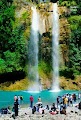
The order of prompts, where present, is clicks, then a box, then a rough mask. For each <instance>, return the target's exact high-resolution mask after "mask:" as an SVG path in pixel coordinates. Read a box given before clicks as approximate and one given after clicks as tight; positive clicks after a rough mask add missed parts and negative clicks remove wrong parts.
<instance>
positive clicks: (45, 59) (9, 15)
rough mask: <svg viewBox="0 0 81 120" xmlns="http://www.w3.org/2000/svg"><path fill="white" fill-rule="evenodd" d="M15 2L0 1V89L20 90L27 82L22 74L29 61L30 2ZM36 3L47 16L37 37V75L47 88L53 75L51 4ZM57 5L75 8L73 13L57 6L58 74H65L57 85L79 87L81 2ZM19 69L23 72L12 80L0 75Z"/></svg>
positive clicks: (61, 0)
mask: <svg viewBox="0 0 81 120" xmlns="http://www.w3.org/2000/svg"><path fill="white" fill-rule="evenodd" d="M21 1H22V0H21ZM15 2H16V3H15V4H14V3H13V0H11V1H8V0H1V1H0V83H1V84H0V89H3V90H7V89H8V90H14V89H15V90H18V89H19V90H20V89H21V90H22V89H26V86H27V85H29V81H28V79H25V77H26V75H27V68H26V67H27V65H28V41H29V38H30V26H31V10H30V8H29V6H26V7H27V8H26V9H25V8H24V7H22V5H20V3H19V1H15ZM26 2H28V4H29V2H31V0H28V1H27V0H26ZM26 5H27V4H26ZM37 6H38V7H37V8H38V9H39V8H40V14H41V16H42V17H44V18H45V19H46V21H45V26H46V27H45V29H46V33H43V35H42V36H41V35H40V40H39V76H40V79H42V84H45V88H47V87H46V86H48V84H50V83H51V78H52V75H51V73H52V56H51V46H52V43H51V38H52V35H51V28H50V26H49V15H50V12H48V11H50V9H51V7H50V6H49V3H47V4H46V3H45V6H44V5H43V4H41V5H37ZM59 6H60V7H65V8H66V9H68V11H69V10H70V8H71V6H72V7H73V6H76V9H77V11H76V12H74V13H72V12H73V11H71V12H70V13H69V14H68V11H67V13H66V12H65V11H63V10H64V9H63V8H62V9H61V10H60V11H61V15H60V41H59V43H60V49H61V54H62V57H63V60H62V61H61V62H62V64H61V65H60V76H64V77H65V78H66V79H65V78H64V77H61V83H60V86H61V88H63V89H69V88H70V89H78V88H77V85H80V82H81V81H80V80H79V79H80V77H77V76H80V75H81V9H80V8H81V2H80V0H67V1H65V0H60V1H59ZM41 7H42V9H41ZM45 8H46V9H45ZM27 9H28V11H27ZM73 9H75V8H73ZM62 12H63V13H62ZM66 14H68V15H66ZM18 72H21V73H22V74H23V75H22V78H21V77H20V78H19V77H17V78H18V79H17V78H16V79H15V77H14V80H12V78H10V79H7V80H5V79H3V78H2V77H1V76H5V74H10V73H13V75H14V74H17V76H19V73H18ZM12 77H13V76H12ZM67 78H69V79H68V80H69V82H68V81H67ZM73 79H74V80H73ZM48 81H50V83H49V82H48ZM4 82H5V83H4ZM70 82H71V83H72V85H74V86H73V87H71V86H70ZM73 82H74V83H73ZM77 82H78V84H77ZM13 83H14V84H13ZM64 84H65V85H64ZM67 84H68V87H67ZM63 85H64V86H63ZM80 87H81V86H80ZM80 87H79V88H80Z"/></svg>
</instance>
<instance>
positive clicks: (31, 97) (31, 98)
mask: <svg viewBox="0 0 81 120" xmlns="http://www.w3.org/2000/svg"><path fill="white" fill-rule="evenodd" d="M33 100H34V98H33V96H32V95H31V96H30V107H31V108H32V107H33Z"/></svg>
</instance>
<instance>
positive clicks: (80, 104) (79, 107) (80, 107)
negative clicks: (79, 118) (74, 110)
mask: <svg viewBox="0 0 81 120" xmlns="http://www.w3.org/2000/svg"><path fill="white" fill-rule="evenodd" d="M78 109H80V110H81V102H80V103H79V104H78Z"/></svg>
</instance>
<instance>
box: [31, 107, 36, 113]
mask: <svg viewBox="0 0 81 120" xmlns="http://www.w3.org/2000/svg"><path fill="white" fill-rule="evenodd" d="M35 112H36V107H35V106H33V108H32V114H34V113H35Z"/></svg>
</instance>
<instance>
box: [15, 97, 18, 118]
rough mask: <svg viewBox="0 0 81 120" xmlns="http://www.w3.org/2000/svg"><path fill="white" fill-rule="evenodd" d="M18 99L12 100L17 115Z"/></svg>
mask: <svg viewBox="0 0 81 120" xmlns="http://www.w3.org/2000/svg"><path fill="white" fill-rule="evenodd" d="M18 105H19V104H18V99H16V101H15V102H14V112H15V116H18Z"/></svg>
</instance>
